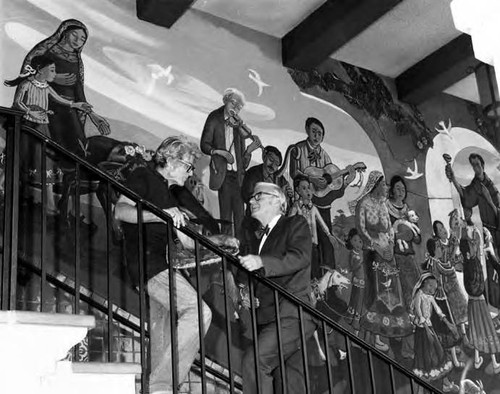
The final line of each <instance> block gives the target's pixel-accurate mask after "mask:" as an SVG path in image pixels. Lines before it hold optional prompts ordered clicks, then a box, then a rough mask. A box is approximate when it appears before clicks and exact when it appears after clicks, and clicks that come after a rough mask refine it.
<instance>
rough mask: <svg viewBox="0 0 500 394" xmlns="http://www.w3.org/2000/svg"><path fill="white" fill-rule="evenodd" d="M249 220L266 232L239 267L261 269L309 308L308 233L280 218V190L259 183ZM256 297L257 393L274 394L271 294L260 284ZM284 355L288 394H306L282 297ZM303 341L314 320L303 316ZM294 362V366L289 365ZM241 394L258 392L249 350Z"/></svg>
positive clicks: (289, 311)
mask: <svg viewBox="0 0 500 394" xmlns="http://www.w3.org/2000/svg"><path fill="white" fill-rule="evenodd" d="M250 209H251V213H252V216H253V217H254V218H256V219H257V220H258V221H259V222H260V223H261V224H262V226H264V227H265V229H266V231H265V234H264V236H263V237H262V239H261V240H260V241H259V242H258V243H254V244H253V245H251V247H250V249H247V250H250V251H251V254H248V255H245V256H240V257H239V260H240V263H241V265H242V266H243V267H244V268H246V269H247V270H249V271H256V270H260V272H261V273H262V275H264V276H266V277H268V278H270V279H271V280H272V281H274V282H276V283H277V284H279V285H280V286H282V287H284V288H285V289H286V290H288V291H289V292H290V293H292V294H294V295H295V296H297V297H298V298H300V299H301V300H303V301H304V302H306V303H308V304H311V305H312V299H311V286H310V281H311V249H312V243H311V242H312V241H311V233H310V231H309V226H308V225H307V221H306V220H305V219H304V218H303V217H302V216H290V217H286V216H284V212H285V211H286V197H285V194H284V193H283V191H282V189H281V188H280V187H279V186H277V185H275V184H272V183H265V182H259V183H257V185H256V186H255V189H254V193H253V195H252V197H251V198H250ZM255 295H256V297H257V298H258V300H259V307H258V309H257V325H258V338H257V341H258V348H259V355H258V360H257V364H258V370H259V373H260V385H261V387H260V393H262V394H267V393H273V392H274V389H273V383H275V382H273V375H274V376H279V373H277V372H279V369H278V367H279V364H280V363H279V354H280V353H279V349H278V337H277V324H278V322H277V321H276V311H275V305H274V294H273V291H272V290H271V289H269V288H268V287H266V286H265V285H262V284H258V285H257V286H256V289H255ZM279 313H280V321H279V324H280V327H281V339H282V353H283V357H284V359H285V370H286V378H287V382H286V383H287V384H286V386H287V392H288V393H290V394H293V393H297V394H298V393H301V394H302V393H305V392H306V390H305V382H304V366H303V365H302V362H301V358H300V357H297V355H300V352H301V350H300V348H301V340H300V322H299V316H298V310H297V308H296V307H295V306H294V305H293V304H292V303H290V302H289V301H287V300H286V299H284V298H282V297H280V299H279ZM303 323H304V329H305V336H306V340H307V339H308V338H310V337H311V336H312V335H313V333H314V330H315V328H316V327H315V323H314V322H313V320H312V318H311V317H310V316H308V315H307V314H304V322H303ZM292 360H293V362H291V361H292ZM242 370H243V392H244V393H245V394H250V393H251V394H254V393H256V392H257V384H256V376H255V358H254V351H253V348H250V349H248V350H247V351H246V352H245V354H244V356H243V365H242Z"/></svg>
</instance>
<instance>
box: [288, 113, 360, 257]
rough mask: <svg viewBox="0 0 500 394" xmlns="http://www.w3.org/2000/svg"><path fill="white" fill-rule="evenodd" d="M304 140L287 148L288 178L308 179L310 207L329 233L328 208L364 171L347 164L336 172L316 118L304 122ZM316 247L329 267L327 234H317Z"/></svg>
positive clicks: (330, 251) (330, 220)
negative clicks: (323, 222)
mask: <svg viewBox="0 0 500 394" xmlns="http://www.w3.org/2000/svg"><path fill="white" fill-rule="evenodd" d="M305 130H306V133H307V139H305V140H303V141H299V142H297V143H296V144H294V145H292V146H290V147H289V148H288V150H287V153H289V154H290V176H291V177H292V179H293V178H295V177H296V176H297V175H299V174H302V175H305V176H307V177H308V178H309V180H310V182H311V184H312V186H313V198H312V202H313V204H314V205H315V206H316V207H317V208H318V210H319V212H320V214H321V217H322V218H323V220H324V221H325V223H326V225H327V226H328V229H329V231H330V232H331V231H332V219H331V205H332V203H333V202H334V201H335V200H337V199H339V198H341V197H342V196H343V195H344V192H345V189H346V187H347V186H348V185H349V184H350V183H351V182H352V181H353V180H354V179H355V178H356V174H357V173H358V172H364V171H365V170H366V165H365V164H364V163H362V162H359V163H356V164H353V165H349V166H347V167H346V168H345V169H343V170H340V169H339V168H338V167H337V166H336V165H335V164H333V163H332V160H331V159H330V156H329V155H328V153H327V152H326V151H325V150H324V149H323V148H322V146H321V143H322V142H323V139H324V137H325V128H324V126H323V124H322V123H321V121H320V120H319V119H316V118H312V117H311V118H307V120H306V123H305ZM318 243H319V248H320V264H321V265H330V266H331V265H335V264H334V263H333V264H332V256H333V255H334V254H333V251H332V245H331V242H330V241H329V239H328V235H327V234H325V233H324V232H323V231H318Z"/></svg>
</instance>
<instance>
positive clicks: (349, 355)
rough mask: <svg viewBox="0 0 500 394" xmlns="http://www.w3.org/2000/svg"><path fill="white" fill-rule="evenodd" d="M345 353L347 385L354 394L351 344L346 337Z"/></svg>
mask: <svg viewBox="0 0 500 394" xmlns="http://www.w3.org/2000/svg"><path fill="white" fill-rule="evenodd" d="M344 338H345V351H346V353H347V355H346V356H347V366H348V371H349V384H350V386H351V392H352V393H355V392H356V387H355V385H354V369H353V365H352V362H353V359H352V343H351V339H350V338H349V337H348V336H345V335H344Z"/></svg>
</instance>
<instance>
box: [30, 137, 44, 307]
mask: <svg viewBox="0 0 500 394" xmlns="http://www.w3.org/2000/svg"><path fill="white" fill-rule="evenodd" d="M28 136H29V139H34V140H35V144H34V145H35V149H39V147H38V142H40V141H38V140H37V139H36V138H34V137H33V136H32V135H28ZM46 146H47V144H46V142H45V141H41V147H40V149H41V153H42V154H41V163H40V174H41V176H42V178H41V181H42V182H41V188H42V189H41V190H40V194H41V203H42V204H41V205H42V211H41V212H40V214H41V221H42V223H41V233H40V268H41V270H42V275H41V277H40V310H41V311H42V312H43V311H44V305H45V301H46V300H47V290H48V288H47V265H46V264H45V250H46V245H45V244H46V235H47V161H46V160H47V152H46ZM35 157H36V155H35ZM36 166H38V163H36Z"/></svg>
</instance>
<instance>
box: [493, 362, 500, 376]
mask: <svg viewBox="0 0 500 394" xmlns="http://www.w3.org/2000/svg"><path fill="white" fill-rule="evenodd" d="M499 373H500V364H498V365H497V366H496V367H495V366H494V365H493V374H494V375H498V374H499Z"/></svg>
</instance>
